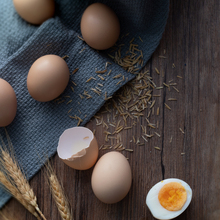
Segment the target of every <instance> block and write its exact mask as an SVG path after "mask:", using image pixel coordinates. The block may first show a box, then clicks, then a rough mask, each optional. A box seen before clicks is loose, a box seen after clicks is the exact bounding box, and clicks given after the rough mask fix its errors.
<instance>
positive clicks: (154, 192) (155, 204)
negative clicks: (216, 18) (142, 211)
mask: <svg viewBox="0 0 220 220" xmlns="http://www.w3.org/2000/svg"><path fill="white" fill-rule="evenodd" d="M170 182H176V183H181V184H182V185H183V187H184V188H185V189H186V192H187V199H186V202H185V204H184V206H183V207H182V209H181V210H179V211H169V210H167V209H165V208H164V207H163V206H162V205H161V204H160V202H159V199H158V194H159V191H160V189H161V188H162V187H163V186H164V185H165V184H167V183H170ZM191 200H192V189H191V188H190V186H189V185H188V184H187V183H186V182H184V181H183V180H180V179H176V178H170V179H166V180H163V181H161V182H159V183H157V184H156V185H154V186H153V187H152V188H151V189H150V191H149V192H148V194H147V198H146V204H147V206H148V208H149V210H150V211H151V213H152V215H153V216H154V218H156V219H160V220H169V219H173V218H176V217H177V216H179V215H180V214H181V213H182V212H184V211H185V210H186V208H187V207H188V206H189V204H190V202H191Z"/></svg>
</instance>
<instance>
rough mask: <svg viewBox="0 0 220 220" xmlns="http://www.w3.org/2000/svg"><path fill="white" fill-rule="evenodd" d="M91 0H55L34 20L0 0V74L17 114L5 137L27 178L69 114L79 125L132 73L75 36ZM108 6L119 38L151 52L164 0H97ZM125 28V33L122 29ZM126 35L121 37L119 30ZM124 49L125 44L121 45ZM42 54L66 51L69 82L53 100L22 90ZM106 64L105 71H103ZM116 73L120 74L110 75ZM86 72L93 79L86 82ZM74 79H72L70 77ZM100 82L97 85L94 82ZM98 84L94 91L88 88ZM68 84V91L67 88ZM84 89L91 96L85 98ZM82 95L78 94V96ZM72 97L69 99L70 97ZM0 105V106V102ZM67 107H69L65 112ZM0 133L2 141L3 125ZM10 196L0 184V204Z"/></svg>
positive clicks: (163, 17)
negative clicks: (51, 9)
mask: <svg viewBox="0 0 220 220" xmlns="http://www.w3.org/2000/svg"><path fill="white" fill-rule="evenodd" d="M93 2H94V1H88V0H87V1H81V0H75V1H72V0H56V12H55V16H54V17H53V18H51V19H49V20H47V21H45V22H44V23H43V24H42V25H40V26H34V25H31V24H29V23H27V22H26V21H24V20H23V19H22V18H20V17H19V15H18V14H17V13H16V11H15V9H14V6H13V3H12V1H8V0H1V7H0V45H1V47H0V78H3V79H5V80H6V81H8V82H9V83H10V84H11V86H12V87H13V88H14V90H15V93H16V96H17V103H18V108H17V115H16V117H15V119H14V121H13V122H12V123H11V124H10V125H9V126H7V127H6V129H7V132H8V134H9V136H10V138H11V141H12V144H13V147H14V149H15V154H16V157H17V159H18V161H19V162H20V163H21V164H22V167H23V169H24V171H25V173H26V174H27V175H28V178H31V177H32V176H33V175H34V174H36V172H37V171H39V169H40V167H41V166H42V164H41V163H40V162H39V155H47V156H49V157H50V156H52V155H53V154H54V153H55V152H56V148H57V144H58V139H59V136H60V135H61V134H62V132H63V131H64V130H65V129H67V128H70V127H74V126H76V125H77V123H78V121H77V120H75V119H73V118H71V117H70V116H75V115H76V116H77V117H79V118H81V119H82V120H83V121H82V123H81V124H80V125H81V126H83V125H85V124H86V123H87V122H88V121H89V120H90V119H91V117H92V116H93V115H95V113H96V112H97V111H98V110H99V109H100V108H101V106H102V105H103V104H104V103H105V95H107V97H109V96H112V95H113V94H114V93H115V91H117V90H118V89H119V88H120V87H121V86H123V85H124V84H125V83H126V82H127V81H129V80H131V79H132V78H134V77H135V75H133V74H131V73H128V72H126V71H125V70H123V69H122V68H121V67H120V66H119V65H117V64H115V63H114V62H113V60H112V59H111V58H110V57H109V56H108V53H109V51H100V52H98V51H96V50H94V49H92V48H90V47H89V46H88V45H87V44H86V43H85V42H84V41H82V40H80V39H79V38H78V36H81V33H80V19H81V16H82V13H83V11H84V10H85V9H86V7H87V6H88V5H90V4H91V3H93ZM99 2H102V3H105V4H107V5H108V6H109V7H111V8H112V9H113V10H114V11H115V13H116V14H117V16H118V17H119V20H120V25H121V34H120V42H119V43H123V44H125V48H126V45H129V41H131V40H132V39H133V38H134V43H136V44H138V48H139V49H140V50H142V51H143V57H144V58H143V64H144V65H145V64H146V62H147V61H148V60H149V58H150V57H151V55H152V53H153V52H154V51H155V49H156V47H157V46H158V44H159V41H160V39H161V37H162V34H163V31H164V28H165V25H166V21H167V17H168V12H169V1H168V0H157V1H154V0H146V1H138V0H130V1H125V0H112V1H107V0H106V1H99ZM128 33H129V34H128ZM125 35H126V37H123V36H125ZM127 50H128V47H127ZM46 54H56V55H59V56H61V57H63V56H65V55H67V56H68V57H66V59H65V61H66V62H67V65H68V67H69V70H70V73H72V72H73V71H74V70H75V69H76V68H79V69H78V71H77V72H76V73H75V74H71V75H70V81H69V84H68V86H67V88H66V90H65V91H64V93H63V94H62V95H61V97H60V100H59V101H51V102H46V103H41V102H37V101H35V100H34V99H33V98H32V97H31V96H30V95H29V93H28V90H27V86H26V78H27V74H28V71H29V69H30V67H31V65H32V64H33V62H34V61H35V60H36V59H37V58H39V57H41V56H43V55H46ZM106 62H111V63H112V64H109V65H108V67H107V72H106V73H105V74H102V77H103V78H104V80H103V79H101V78H99V77H98V76H97V75H98V74H97V73H96V71H97V70H103V69H105V65H106ZM110 70H111V73H110V74H109V75H108V74H107V73H108V72H109V71H110ZM120 73H121V74H122V75H123V76H124V79H125V80H122V81H121V82H120V83H119V84H118V82H119V81H120V79H115V78H113V77H114V76H116V75H118V74H120ZM90 77H94V78H95V79H96V80H94V79H93V80H90V81H89V82H86V81H87V80H88V79H89V78H90ZM72 81H73V82H74V84H73V83H72ZM100 84H102V85H103V86H102V87H100ZM95 87H98V88H99V89H100V90H101V92H100V94H97V93H95V92H94V91H92V90H91V89H92V88H95ZM73 90H74V91H73ZM85 91H87V92H88V94H89V95H91V96H92V98H90V99H87V98H86V96H85V95H83V93H84V92H85ZM83 97H84V98H83ZM70 100H72V101H70ZM0 108H1V106H0ZM68 112H69V113H68ZM0 135H1V136H2V137H3V139H4V141H5V142H6V143H7V141H6V137H5V136H6V135H5V130H4V128H0ZM9 198H10V195H8V194H7V193H6V192H5V191H4V190H2V189H1V190H0V207H2V206H3V205H4V204H5V202H6V201H7V200H8V199H9Z"/></svg>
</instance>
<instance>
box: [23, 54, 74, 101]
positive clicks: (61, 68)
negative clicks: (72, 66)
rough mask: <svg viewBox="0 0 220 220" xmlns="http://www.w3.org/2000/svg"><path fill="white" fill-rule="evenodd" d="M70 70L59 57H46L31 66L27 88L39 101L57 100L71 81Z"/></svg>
mask: <svg viewBox="0 0 220 220" xmlns="http://www.w3.org/2000/svg"><path fill="white" fill-rule="evenodd" d="M69 74H70V73H69V68H68V66H67V64H66V62H65V61H64V60H63V59H62V58H61V57H59V56H57V55H52V54H51V55H45V56H42V57H40V58H39V59H37V60H36V61H35V62H34V63H33V65H32V66H31V68H30V70H29V72H28V76H27V88H28V91H29V93H30V95H31V96H32V97H33V98H34V99H35V100H37V101H40V102H47V101H51V100H53V99H55V98H57V97H58V96H59V95H60V94H61V93H63V91H64V90H65V88H66V86H67V84H68V81H69Z"/></svg>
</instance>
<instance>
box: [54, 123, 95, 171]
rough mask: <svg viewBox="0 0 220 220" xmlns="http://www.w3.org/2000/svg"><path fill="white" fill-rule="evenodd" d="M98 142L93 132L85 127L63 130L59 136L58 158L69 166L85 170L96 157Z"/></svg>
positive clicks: (92, 163)
mask: <svg viewBox="0 0 220 220" xmlns="http://www.w3.org/2000/svg"><path fill="white" fill-rule="evenodd" d="M98 151H99V149H98V144H97V141H96V138H95V136H94V134H93V132H92V131H91V130H90V129H88V128H85V127H73V128H69V129H67V130H65V131H64V132H63V134H62V135H61V136H60V138H59V143H58V147H57V153H58V156H59V158H60V159H61V160H62V161H63V162H64V163H65V164H67V165H68V166H70V167H71V168H74V169H77V170H87V169H89V168H91V167H92V166H93V165H94V164H95V162H96V160H97V158H98Z"/></svg>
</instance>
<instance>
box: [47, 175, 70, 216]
mask: <svg viewBox="0 0 220 220" xmlns="http://www.w3.org/2000/svg"><path fill="white" fill-rule="evenodd" d="M48 179H49V183H50V187H51V192H52V195H53V198H54V200H55V202H56V205H57V208H58V210H59V213H60V215H61V218H62V220H72V214H71V212H70V208H69V203H68V201H67V199H66V196H65V194H64V192H63V189H62V186H61V185H60V183H59V181H58V179H57V177H56V175H55V174H53V173H51V174H50V176H48Z"/></svg>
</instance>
